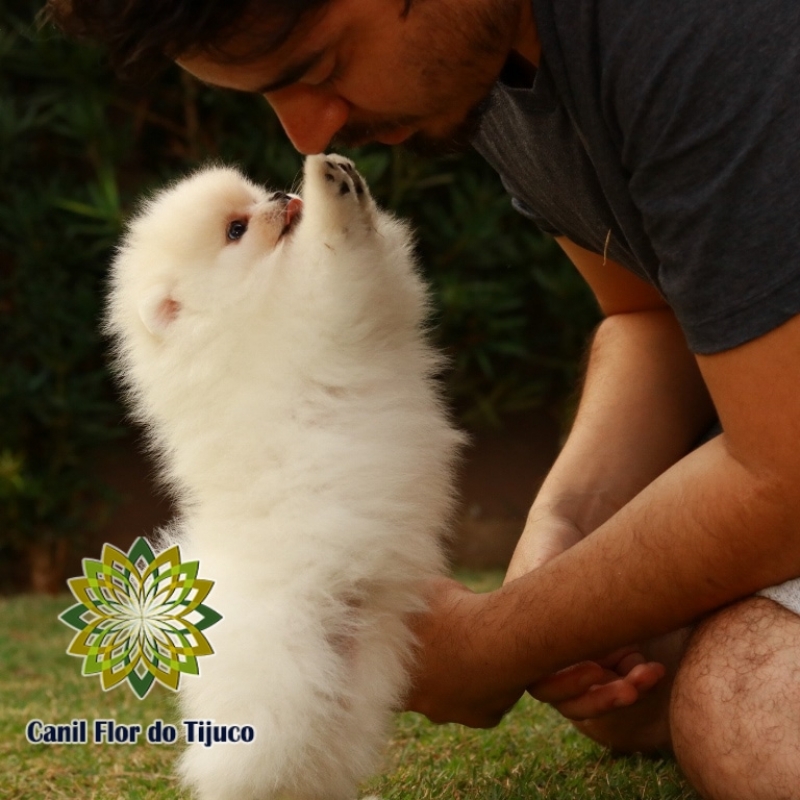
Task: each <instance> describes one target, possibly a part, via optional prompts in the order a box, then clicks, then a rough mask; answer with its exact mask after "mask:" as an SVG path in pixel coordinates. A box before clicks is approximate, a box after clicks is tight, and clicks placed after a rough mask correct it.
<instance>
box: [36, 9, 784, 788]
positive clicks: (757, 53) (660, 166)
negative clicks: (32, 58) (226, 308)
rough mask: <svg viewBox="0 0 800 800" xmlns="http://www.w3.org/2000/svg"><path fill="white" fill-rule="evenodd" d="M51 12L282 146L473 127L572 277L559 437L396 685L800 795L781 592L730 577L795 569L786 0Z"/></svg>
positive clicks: (438, 709)
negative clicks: (569, 350)
mask: <svg viewBox="0 0 800 800" xmlns="http://www.w3.org/2000/svg"><path fill="white" fill-rule="evenodd" d="M50 5H51V7H52V10H53V12H54V13H55V15H56V17H57V18H58V19H59V20H60V21H61V23H62V24H64V25H65V27H67V28H68V29H71V30H73V31H74V32H78V33H81V32H83V33H86V34H89V35H93V36H95V37H99V38H101V39H104V40H105V41H107V42H108V43H109V44H110V46H111V47H112V53H113V54H116V61H117V63H118V64H122V65H123V66H124V65H125V63H126V62H130V61H136V60H139V61H141V60H142V59H146V58H149V57H150V56H152V55H153V54H165V55H166V56H167V57H169V58H172V59H174V60H176V61H177V62H178V63H179V64H180V66H181V67H183V68H184V69H185V70H187V71H188V72H190V73H192V74H194V75H196V76H197V77H199V78H200V79H201V80H203V81H206V82H208V83H211V84H215V85H219V86H223V87H228V88H232V89H239V90H243V91H250V92H259V93H261V94H263V95H264V96H265V97H266V99H267V100H268V101H269V102H270V104H271V105H272V106H273V108H274V109H275V111H276V113H277V114H278V116H279V118H280V120H281V122H282V124H283V127H284V128H285V130H286V133H287V134H288V136H289V137H290V139H291V140H292V142H293V143H294V145H295V146H296V147H297V149H298V150H300V151H301V152H303V153H315V152H320V151H322V150H324V149H326V148H327V147H328V146H329V145H331V146H335V145H336V143H337V142H339V143H342V142H343V143H347V144H357V143H359V142H363V141H368V140H375V141H379V142H384V143H386V144H399V143H401V142H405V143H407V144H410V145H417V146H439V145H442V144H444V145H445V146H450V145H459V144H461V143H463V142H464V141H465V140H466V139H469V138H473V139H474V142H475V145H476V147H477V148H478V149H479V150H480V151H481V152H482V153H483V154H484V155H485V156H486V157H487V158H488V159H489V160H490V161H491V162H492V163H493V165H494V166H495V167H496V168H497V169H498V170H499V172H500V173H501V176H502V177H503V179H504V182H505V184H506V186H507V187H508V189H509V191H510V192H511V194H512V195H513V197H514V200H515V204H516V205H517V207H518V208H519V209H520V210H521V211H522V212H523V213H526V214H527V215H528V216H530V217H532V218H533V219H535V220H536V221H537V223H538V224H540V225H541V226H542V227H543V228H545V229H546V230H549V231H550V232H552V233H554V234H555V235H557V236H558V240H559V242H560V243H561V245H562V247H563V248H564V250H565V251H566V252H567V254H568V255H569V256H570V257H571V258H572V260H573V261H574V263H575V265H576V267H577V268H578V269H579V270H580V272H581V273H582V274H583V276H584V277H585V278H586V280H587V281H588V283H589V284H590V286H591V287H592V289H593V291H594V293H595V295H596V297H597V300H598V302H599V304H600V306H601V308H602V310H603V312H604V313H605V316H606V319H605V321H604V322H603V323H602V324H601V326H600V327H599V329H598V331H597V334H596V336H595V339H594V342H593V344H592V349H591V357H590V361H589V367H588V371H587V376H586V382H585V387H584V389H583V395H582V400H581V404H580V409H579V411H578V415H577V418H576V421H575V424H574V427H573V430H572V432H571V433H570V436H569V439H568V441H567V442H566V444H565V446H564V448H563V451H562V453H561V455H560V456H559V458H558V461H557V462H556V464H555V466H554V467H553V470H552V471H551V473H550V475H549V476H548V478H547V480H546V481H545V483H544V485H543V486H542V489H541V491H540V492H539V494H538V496H537V498H536V500H535V502H534V504H533V507H532V509H531V513H530V516H529V519H528V524H527V526H526V529H525V532H524V534H523V536H522V539H521V540H520V543H519V545H518V547H517V551H516V553H515V555H514V559H513V561H512V564H511V566H510V569H509V573H508V577H507V580H506V583H505V585H504V586H503V588H502V589H500V590H498V591H496V592H493V593H490V594H487V595H475V594H473V593H471V592H469V591H468V590H466V589H465V588H463V587H461V586H459V585H458V584H456V583H454V582H452V581H442V582H441V583H439V584H437V585H436V586H433V587H431V610H430V613H429V614H427V615H425V616H424V617H421V618H420V619H419V620H418V626H417V629H418V634H419V637H420V641H421V643H422V650H421V659H420V661H421V663H420V667H419V672H418V675H417V680H416V689H415V692H414V695H413V697H412V698H411V699H410V707H412V708H414V709H415V710H418V711H422V712H423V713H425V714H427V715H428V716H429V717H431V718H432V719H434V720H437V721H439V720H442V721H443V720H455V721H460V722H463V723H466V724H470V725H490V724H493V723H495V722H497V721H498V720H499V719H500V717H501V716H502V714H503V713H504V712H505V711H506V710H507V709H508V708H510V707H511V706H512V705H513V704H514V702H516V700H517V699H518V698H519V696H520V695H521V694H522V692H523V691H524V690H525V689H526V688H529V689H530V691H531V692H532V693H533V694H534V696H536V697H538V698H540V699H542V700H545V701H547V702H550V703H552V704H553V705H554V706H555V707H556V708H558V709H559V710H560V711H561V712H562V713H563V714H565V715H566V716H567V717H569V718H571V719H574V720H576V721H578V724H579V726H580V727H581V729H582V730H584V731H585V732H586V733H588V734H589V735H591V736H593V737H594V738H596V739H597V740H599V741H601V742H604V743H606V744H608V745H610V746H613V747H618V748H621V749H627V750H636V749H644V750H647V749H654V748H660V747H665V746H671V747H672V748H673V749H674V752H675V754H676V756H677V758H678V761H679V763H680V765H681V766H682V768H683V769H684V771H685V772H686V774H687V775H688V777H689V778H690V780H691V781H692V782H693V784H694V785H695V786H696V787H697V788H698V790H699V791H700V792H701V793H702V794H703V795H704V796H706V797H709V798H725V800H737V799H738V798H742V800H744V799H745V798H747V800H758V799H759V798H765V799H766V798H769V800H776V799H777V798H800V669H799V668H798V665H800V619H799V618H798V614H800V602H798V595H800V588H799V586H798V582H794V583H786V584H785V585H783V586H779V587H778V588H772V589H767V590H766V596H753V595H754V593H755V592H758V591H759V590H762V589H764V588H765V587H774V586H776V585H779V584H783V583H784V582H788V581H790V580H792V579H795V578H797V576H798V575H800V492H799V491H798V484H799V482H800V447H799V446H798V443H800V391H798V389H799V388H800V375H799V374H798V370H797V367H796V365H797V364H798V363H800V317H798V316H796V315H797V314H798V312H800V268H798V265H797V259H798V250H799V249H800V248H799V247H798V246H799V245H800V202H798V192H797V191H796V188H795V183H796V177H795V176H796V175H798V174H800V144H798V143H799V142H800V136H798V135H797V131H798V129H800V92H798V91H797V87H798V85H800V84H798V77H800V5H798V4H797V3H796V2H795V0H762V2H760V3H758V4H756V3H752V2H745V0H725V2H722V0H707V2H705V3H697V2H696V0H671V2H667V1H666V0H664V1H663V2H662V1H661V0H650V2H644V0H624V1H623V0H558V1H557V2H556V0H533V2H532V3H531V0H303V1H298V2H294V3H282V2H280V0H251V1H250V2H247V0H228V2H226V3H224V4H222V3H219V4H215V3H213V2H210V0H209V2H207V3H205V4H202V6H205V7H200V8H198V6H200V5H201V4H197V3H188V2H186V3H181V2H174V3H172V4H171V5H170V8H169V11H168V12H165V11H164V9H163V8H161V6H163V4H158V6H156V4H153V3H151V2H150V0H147V2H145V1H144V0H141V2H137V0H129V2H126V3H119V4H118V5H119V10H116V8H115V5H116V4H113V3H105V4H102V5H101V6H100V7H98V5H97V4H96V3H92V2H88V0H73V2H72V3H70V2H69V0H61V1H60V2H59V0H51V2H50ZM72 9H74V15H73V14H72ZM498 77H499V78H500V82H499V83H498V84H497V85H496V86H494V84H495V82H496V81H497V79H498ZM493 86H494V89H493V88H492V87H493ZM717 418H718V419H719V422H720V425H721V429H719V428H718V429H717V430H716V435H713V434H709V428H710V426H711V425H712V424H713V423H714V420H715V419H717ZM720 430H721V432H720ZM699 442H700V444H698V443H699ZM690 626H691V627H690ZM609 653H610V654H611V655H608V654H609Z"/></svg>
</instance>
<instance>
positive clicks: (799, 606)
mask: <svg viewBox="0 0 800 800" xmlns="http://www.w3.org/2000/svg"><path fill="white" fill-rule="evenodd" d="M756 596H757V597H767V598H769V599H770V600H774V601H775V602H776V603H778V605H781V606H783V607H784V608H788V609H789V611H793V612H794V613H795V614H797V615H798V616H800V578H793V579H792V580H790V581H786V583H779V584H778V585H777V586H768V587H767V588H766V589H762V590H761V591H760V592H756Z"/></svg>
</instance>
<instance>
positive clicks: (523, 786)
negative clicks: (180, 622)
mask: <svg viewBox="0 0 800 800" xmlns="http://www.w3.org/2000/svg"><path fill="white" fill-rule="evenodd" d="M462 577H465V579H466V580H467V581H468V582H470V583H471V584H472V585H473V586H476V587H478V588H484V587H489V586H491V585H492V584H493V583H494V582H495V581H496V580H497V576H496V575H471V576H462ZM73 602H74V600H73V599H72V598H71V597H69V596H67V595H64V596H62V597H57V598H42V597H16V598H11V599H3V600H0V798H2V800H39V798H42V800H51V799H52V800H61V799H62V798H69V799H70V800H72V799H73V798H78V797H80V798H82V800H111V799H112V798H114V799H116V798H125V799H126V800H145V799H147V800H155V799H156V798H158V800H169V799H177V798H184V800H188V797H187V795H186V794H185V793H183V792H182V791H181V790H180V789H179V787H178V786H177V783H176V782H175V780H174V779H173V777H172V775H171V767H172V763H173V761H174V759H175V757H176V754H177V752H178V748H179V747H180V743H178V744H176V745H165V744H162V745H157V744H148V743H147V742H145V741H142V742H140V743H139V744H137V745H109V744H102V745H97V744H87V745H80V744H75V745H67V744H55V745H50V744H47V745H46V744H36V745H35V744H30V743H29V742H28V741H27V740H26V737H25V727H26V725H27V723H28V722H29V721H30V720H32V719H40V720H43V721H44V722H53V723H56V722H57V723H60V724H65V723H69V722H70V721H71V720H73V719H76V720H79V719H87V720H89V724H90V725H91V723H92V720H95V719H114V720H116V721H117V722H119V723H125V724H135V723H138V724H140V725H141V726H142V729H143V730H144V729H146V728H147V726H148V725H149V724H150V723H152V722H153V721H154V720H156V719H159V718H160V719H164V720H166V721H172V722H173V723H177V722H178V719H177V712H176V709H175V707H174V705H173V697H174V696H173V695H172V694H171V693H170V692H169V691H167V690H163V689H161V687H157V688H156V689H154V690H153V691H152V692H151V693H150V695H149V696H148V697H147V698H146V699H145V700H142V701H140V700H138V699H137V698H136V697H135V696H134V694H133V693H132V692H131V691H130V690H129V689H128V687H127V685H123V686H121V687H119V688H117V689H115V690H113V691H111V692H108V693H104V692H103V691H102V690H101V688H100V684H99V681H98V679H97V678H92V679H89V678H84V677H82V676H81V674H80V665H81V662H80V660H79V659H77V658H73V657H70V656H68V655H66V652H65V651H66V647H67V645H68V644H69V641H70V639H71V635H72V634H71V631H70V630H69V629H68V628H67V627H66V626H65V625H63V624H62V623H60V622H59V621H58V619H57V617H58V615H59V614H60V613H61V612H62V611H64V610H65V609H66V608H67V607H68V606H69V605H71V604H72V603H73ZM201 664H202V662H201ZM201 669H202V666H201ZM142 738H143V737H142ZM364 790H365V792H367V791H371V792H375V793H376V794H379V795H380V796H381V797H383V798H385V799H386V800H405V798H408V800H412V798H414V800H417V799H419V800H422V799H423V798H448V800H472V799H473V798H474V799H475V800H477V798H481V800H522V798H551V799H552V800H567V798H570V800H572V799H573V798H580V799H581V800H612V798H615V799H616V798H620V799H623V800H655V799H656V798H663V799H664V800H667V798H669V799H670V800H696V795H695V794H694V793H693V792H692V791H691V790H690V789H689V788H688V787H687V785H686V783H685V782H684V781H683V780H682V779H681V777H680V776H679V775H678V773H677V771H676V769H675V767H674V765H673V764H672V763H671V762H669V761H653V760H649V759H643V758H614V757H611V756H609V755H608V754H606V753H604V752H603V751H602V750H601V749H600V748H599V747H595V746H594V745H593V744H591V743H589V742H588V741H587V740H585V739H583V738H582V737H580V736H579V735H577V734H576V733H575V732H573V730H572V729H571V728H570V726H569V725H568V724H566V723H565V722H564V721H563V720H562V719H561V718H560V717H559V716H558V715H557V714H555V713H554V712H552V710H550V709H549V708H547V707H546V706H542V705H541V704H538V703H536V702H534V701H533V700H531V699H530V698H525V699H524V700H523V701H521V702H520V703H519V704H518V705H517V707H516V708H515V709H514V710H513V711H512V712H511V713H510V714H508V716H507V717H506V719H505V720H504V721H503V723H502V724H501V725H500V726H498V727H497V728H495V729H494V730H491V731H473V730H469V729H467V728H462V727H459V726H456V725H444V726H435V725H431V724H430V723H428V722H427V721H426V720H425V719H423V718H421V717H419V716H417V715H414V714H401V715H399V716H398V720H397V728H396V732H395V736H394V738H393V740H392V742H391V744H390V746H389V749H388V752H387V758H386V769H385V770H384V771H383V773H382V774H381V776H380V777H378V778H375V779H374V780H373V781H371V782H370V784H369V785H368V786H365V787H364Z"/></svg>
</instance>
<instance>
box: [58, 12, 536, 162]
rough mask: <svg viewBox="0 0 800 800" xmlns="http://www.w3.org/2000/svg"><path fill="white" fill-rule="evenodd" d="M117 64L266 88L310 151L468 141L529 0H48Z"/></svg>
mask: <svg viewBox="0 0 800 800" xmlns="http://www.w3.org/2000/svg"><path fill="white" fill-rule="evenodd" d="M164 6H167V8H166V9H165V8H164ZM49 8H50V9H51V10H52V11H51V14H52V16H53V17H54V19H56V21H57V22H59V24H62V25H63V26H64V27H65V28H66V29H67V30H68V31H71V32H74V33H78V34H83V35H89V36H91V37H92V38H96V39H100V40H101V41H103V42H105V43H106V44H107V45H108V46H109V47H110V48H112V58H113V60H114V63H115V64H116V65H117V66H123V67H124V66H125V65H128V66H131V65H135V64H136V63H138V62H142V61H148V60H152V58H153V56H159V55H160V56H164V55H165V56H167V57H168V58H171V59H173V60H175V61H177V62H178V64H179V65H180V66H181V67H183V69H185V70H187V71H188V72H190V73H192V74H194V75H196V76H197V77H198V78H200V80H202V81H204V82H206V83H209V84H213V85H217V86H222V87H226V88H231V89H237V90H240V91H246V92H256V93H258V94H262V95H264V97H265V98H266V99H267V101H268V102H269V103H270V104H271V105H272V107H273V108H274V109H275V111H276V112H277V114H278V117H279V118H280V120H281V123H282V124H283V127H284V129H285V131H286V133H287V134H288V136H289V138H290V139H291V140H292V142H293V143H294V145H295V147H296V148H297V149H298V150H300V151H301V152H303V153H316V152H321V151H323V150H325V149H326V148H327V147H328V146H329V144H330V143H331V142H332V141H333V143H334V145H336V144H340V145H356V144H360V143H364V142H367V141H380V142H384V143H386V144H397V143H400V142H408V143H413V144H416V145H419V146H421V147H422V148H424V149H431V147H430V146H431V145H432V146H433V149H448V148H450V147H452V146H453V145H455V146H457V147H463V146H464V145H465V144H466V141H467V140H468V138H469V134H470V133H471V132H472V130H473V129H474V127H475V124H476V120H477V118H478V116H479V111H480V108H481V104H482V102H483V101H484V99H485V98H486V96H487V95H488V93H489V90H490V89H491V86H492V84H493V83H494V81H495V80H496V78H497V76H498V75H499V73H500V70H501V69H502V66H503V63H504V61H505V59H506V57H507V55H508V53H509V51H510V50H512V49H517V50H520V51H521V52H522V53H523V54H524V55H526V56H529V57H530V55H531V49H532V48H535V32H534V30H533V23H532V19H531V15H530V2H529V0H292V1H291V2H289V1H288V0H225V2H224V3H223V2H220V0H216V2H215V1H214V0H206V2H198V1H197V0H196V1H195V2H191V3H190V2H188V0H185V1H184V2H180V1H179V0H177V1H176V2H171V3H165V2H161V3H156V2H154V0H125V1H124V2H123V0H118V2H116V3H114V2H112V1H111V0H106V2H103V3H99V4H98V3H96V2H91V1H90V0H49Z"/></svg>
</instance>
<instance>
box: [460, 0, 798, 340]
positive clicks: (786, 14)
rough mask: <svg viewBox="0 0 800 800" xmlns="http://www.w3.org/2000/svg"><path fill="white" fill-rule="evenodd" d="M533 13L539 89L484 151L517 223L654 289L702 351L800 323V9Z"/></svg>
mask: <svg viewBox="0 0 800 800" xmlns="http://www.w3.org/2000/svg"><path fill="white" fill-rule="evenodd" d="M532 3H533V13H534V18H535V20H536V24H537V27H538V29H539V36H540V39H541V43H542V62H541V64H540V66H539V69H538V71H537V73H536V77H535V80H534V81H533V85H532V86H529V87H528V88H512V87H510V86H508V85H504V84H503V83H499V84H498V85H497V86H496V87H495V90H494V92H493V94H492V97H491V98H490V107H489V110H488V112H487V114H486V117H485V119H484V121H483V123H482V125H481V129H480V131H479V132H478V135H477V137H476V139H475V142H474V144H475V147H476V149H477V150H478V151H479V152H480V153H481V154H482V155H483V156H484V157H485V158H486V159H487V160H488V161H489V162H490V163H491V164H492V165H493V166H494V167H495V169H497V171H498V172H499V173H500V175H501V177H502V179H503V182H504V184H505V186H506V188H507V189H508V191H509V193H510V194H511V195H512V197H513V199H514V204H515V206H516V207H517V208H518V209H519V210H520V211H522V213H524V214H526V215H527V216H529V217H530V218H531V219H533V220H534V221H535V222H536V223H537V224H538V225H539V226H540V227H541V228H542V229H543V230H546V231H548V232H551V233H554V234H563V235H566V236H568V237H569V238H571V239H573V240H574V241H575V242H576V243H577V244H579V245H581V246H583V247H585V248H588V249H590V250H593V251H594V252H597V253H607V255H608V257H609V258H610V259H613V260H615V261H618V262H619V263H621V264H622V265H623V266H625V267H627V268H628V269H630V270H631V271H633V272H634V273H636V274H637V275H639V276H640V277H642V278H644V279H645V280H647V281H648V282H650V283H652V284H653V285H654V286H656V287H657V288H658V289H659V290H660V291H661V293H662V294H663V295H664V297H665V298H666V300H667V302H668V303H669V304H670V306H672V308H673V309H674V311H675V313H676V315H677V317H678V319H679V321H680V323H681V326H682V327H683V329H684V332H685V334H686V337H687V340H688V342H689V346H690V347H691V348H692V350H693V351H694V352H697V353H714V352H718V351H721V350H726V349H728V348H731V347H735V346H737V345H739V344H742V343H743V342H746V341H748V340H750V339H754V338H756V337H758V336H760V335H762V334H764V333H766V332H768V331H769V330H772V329H773V328H775V327H777V326H778V325H780V324H782V323H783V322H785V321H786V320H787V319H789V317H791V316H793V315H795V314H797V313H800V0H758V2H754V1H753V0H532ZM609 232H610V234H609Z"/></svg>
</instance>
